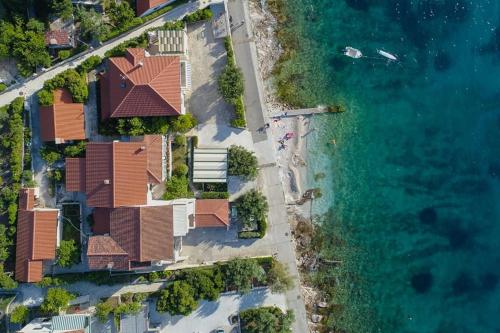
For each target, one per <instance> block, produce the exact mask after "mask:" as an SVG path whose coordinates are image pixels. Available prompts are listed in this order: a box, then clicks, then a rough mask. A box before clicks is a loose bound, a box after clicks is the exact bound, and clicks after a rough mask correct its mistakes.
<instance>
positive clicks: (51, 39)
mask: <svg viewBox="0 0 500 333" xmlns="http://www.w3.org/2000/svg"><path fill="white" fill-rule="evenodd" d="M70 44H71V40H70V36H69V34H68V32H67V31H64V30H51V31H47V32H46V33H45V45H49V46H50V45H54V46H56V45H57V46H61V45H68V46H70Z"/></svg>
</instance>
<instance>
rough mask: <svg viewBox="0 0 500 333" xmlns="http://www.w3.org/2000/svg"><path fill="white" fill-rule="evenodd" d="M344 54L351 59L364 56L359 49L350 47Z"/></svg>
mask: <svg viewBox="0 0 500 333" xmlns="http://www.w3.org/2000/svg"><path fill="white" fill-rule="evenodd" d="M344 54H345V55H346V56H348V57H350V58H354V59H359V58H361V57H362V56H363V53H361V51H360V50H358V49H355V48H354V47H350V46H347V47H346V48H345V49H344Z"/></svg>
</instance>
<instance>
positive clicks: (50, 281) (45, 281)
mask: <svg viewBox="0 0 500 333" xmlns="http://www.w3.org/2000/svg"><path fill="white" fill-rule="evenodd" d="M36 285H37V286H39V287H41V288H48V287H59V286H62V285H64V281H62V280H60V279H58V278H55V277H54V278H53V277H50V276H45V277H43V278H42V281H40V282H38V283H37V284H36Z"/></svg>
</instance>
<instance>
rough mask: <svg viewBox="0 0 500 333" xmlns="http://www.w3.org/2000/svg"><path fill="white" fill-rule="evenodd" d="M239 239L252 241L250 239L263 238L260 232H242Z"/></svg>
mask: <svg viewBox="0 0 500 333" xmlns="http://www.w3.org/2000/svg"><path fill="white" fill-rule="evenodd" d="M238 238H241V239H250V238H261V237H260V232H258V231H240V232H239V233H238Z"/></svg>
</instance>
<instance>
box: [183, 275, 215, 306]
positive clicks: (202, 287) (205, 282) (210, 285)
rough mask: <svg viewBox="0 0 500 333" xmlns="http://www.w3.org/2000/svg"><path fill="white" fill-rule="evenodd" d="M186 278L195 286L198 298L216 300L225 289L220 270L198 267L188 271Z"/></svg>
mask: <svg viewBox="0 0 500 333" xmlns="http://www.w3.org/2000/svg"><path fill="white" fill-rule="evenodd" d="M184 279H185V280H186V282H187V283H189V284H190V285H191V286H193V288H194V290H195V298H196V299H206V300H210V301H215V300H216V299H218V298H219V295H220V293H221V292H222V291H223V287H224V283H223V281H222V274H221V272H220V270H218V269H217V270H204V269H196V270H192V271H188V272H186V275H185V276H184Z"/></svg>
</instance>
